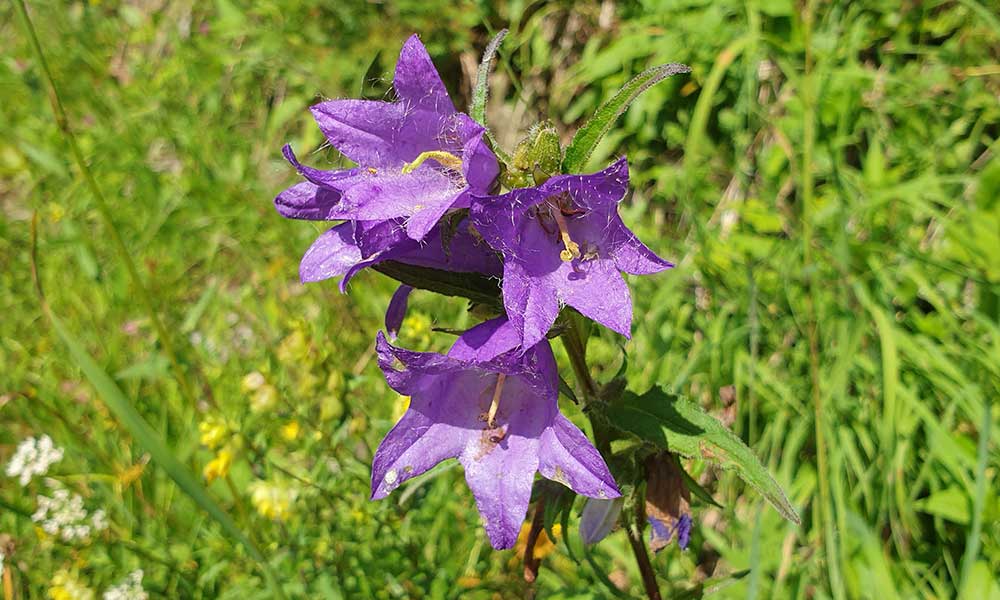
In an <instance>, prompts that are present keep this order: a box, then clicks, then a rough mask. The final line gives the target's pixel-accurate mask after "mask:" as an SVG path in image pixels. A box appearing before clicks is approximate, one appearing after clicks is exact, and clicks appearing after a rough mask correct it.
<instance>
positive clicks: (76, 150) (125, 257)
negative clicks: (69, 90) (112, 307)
mask: <svg viewBox="0 0 1000 600" xmlns="http://www.w3.org/2000/svg"><path fill="white" fill-rule="evenodd" d="M13 4H14V8H15V9H16V10H17V13H18V15H19V16H20V18H21V23H22V25H23V26H24V30H25V33H27V35H28V41H29V42H30V43H31V49H32V51H33V52H34V54H35V58H36V59H37V60H38V65H39V67H41V70H42V75H43V76H44V79H45V82H46V83H47V84H48V90H47V91H48V96H49V103H50V104H51V105H52V112H53V113H54V115H55V119H56V125H57V126H58V127H59V130H60V131H61V132H62V133H63V135H64V136H65V137H66V142H67V143H68V144H69V149H70V153H71V154H72V155H73V162H75V163H76V166H77V168H78V169H79V170H80V173H81V174H82V175H83V178H84V181H85V182H86V184H87V187H88V188H89V190H90V194H91V195H92V196H93V197H94V201H95V202H96V203H97V210H98V212H99V213H100V215H101V219H102V220H103V221H104V224H105V227H106V228H107V230H108V232H109V235H110V236H111V243H112V245H113V246H114V247H115V251H116V252H117V254H118V258H119V260H121V262H122V263H123V264H124V265H125V270H126V271H128V275H129V279H131V281H132V287H133V288H134V289H135V291H136V293H137V295H138V296H139V301H140V302H141V303H142V305H143V308H144V309H145V310H146V313H147V314H148V315H149V320H150V322H151V323H152V324H153V328H154V329H155V330H156V336H157V338H158V339H159V340H160V345H161V346H162V347H163V352H164V353H165V354H166V355H167V359H168V360H169V361H170V366H171V368H172V369H173V371H174V377H175V378H176V379H177V384H178V386H180V391H181V394H182V395H183V396H184V398H185V400H186V401H187V402H188V403H189V406H194V405H195V397H194V393H193V392H192V388H191V386H190V385H189V383H188V379H187V376H186V374H185V373H184V369H183V368H182V367H181V364H180V361H179V360H178V359H177V353H176V352H175V351H174V346H173V343H172V342H171V341H170V337H169V336H168V335H167V331H166V329H165V328H164V326H163V322H162V321H161V320H160V317H159V316H158V314H157V312H156V309H155V307H154V305H153V299H152V296H150V294H149V290H148V289H146V286H145V285H144V284H143V282H142V278H141V277H140V275H139V271H138V269H136V266H135V262H134V261H133V260H132V255H131V254H130V253H129V250H128V247H126V246H125V242H124V240H122V236H121V234H120V233H119V232H118V228H117V227H116V226H115V222H114V219H112V217H111V208H110V207H109V205H108V202H107V200H106V199H105V198H104V194H103V192H101V188H100V187H99V186H98V185H97V180H96V179H95V178H94V174H93V173H92V172H91V170H90V167H88V166H87V162H86V161H85V160H84V158H83V152H81V151H80V146H79V144H78V143H77V141H76V136H75V135H74V134H73V130H72V128H71V127H70V126H69V118H68V117H67V116H66V110H65V109H64V108H63V104H62V100H61V99H60V97H59V90H58V89H57V88H56V82H55V79H54V78H53V77H52V72H51V71H50V70H49V64H48V62H47V61H46V60H45V54H44V53H43V52H42V46H41V44H40V43H39V41H38V34H37V33H36V32H35V26H34V25H33V24H32V22H31V18H30V17H28V10H27V7H26V6H25V4H24V0H14V2H13Z"/></svg>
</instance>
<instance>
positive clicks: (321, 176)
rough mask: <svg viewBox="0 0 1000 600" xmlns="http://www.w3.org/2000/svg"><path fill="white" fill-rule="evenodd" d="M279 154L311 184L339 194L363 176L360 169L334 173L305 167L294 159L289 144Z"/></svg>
mask: <svg viewBox="0 0 1000 600" xmlns="http://www.w3.org/2000/svg"><path fill="white" fill-rule="evenodd" d="M281 153H282V154H283V155H284V156H285V160H287V161H288V162H289V163H291V165H292V166H293V167H295V169H296V170H297V171H298V172H299V175H302V176H303V177H305V178H306V180H308V181H309V182H311V183H314V184H316V185H318V186H320V187H326V188H330V189H332V190H336V191H339V192H343V191H344V190H345V189H347V188H348V187H350V186H351V185H354V184H355V183H357V181H358V177H359V176H361V175H363V172H362V171H361V170H360V169H338V170H336V171H323V170H321V169H314V168H312V167H307V166H305V165H304V164H302V163H300V162H299V159H298V158H296V156H295V152H294V151H292V145H291V144H285V146H284V147H283V148H282V149H281Z"/></svg>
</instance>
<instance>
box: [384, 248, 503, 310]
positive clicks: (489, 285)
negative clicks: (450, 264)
mask: <svg viewBox="0 0 1000 600" xmlns="http://www.w3.org/2000/svg"><path fill="white" fill-rule="evenodd" d="M372 268H373V269H375V270H376V271H378V272H379V273H382V274H383V275H388V276H389V277H392V278H393V279H395V280H396V281H398V282H400V283H405V284H406V285H408V286H410V287H415V288H418V289H421V290H429V291H431V292H437V293H439V294H443V295H445V296H459V297H461V298H468V299H469V300H472V301H473V302H477V303H479V304H485V305H487V306H490V307H493V308H496V309H498V310H500V309H501V308H500V307H501V303H500V287H499V286H498V285H497V282H496V281H495V280H493V279H491V278H489V277H486V276H485V275H478V274H475V273H458V272H452V271H442V270H440V269H432V268H430V267H417V266H414V265H407V264H403V263H400V262H396V261H394V260H387V261H385V262H381V263H378V264H376V265H374V266H372Z"/></svg>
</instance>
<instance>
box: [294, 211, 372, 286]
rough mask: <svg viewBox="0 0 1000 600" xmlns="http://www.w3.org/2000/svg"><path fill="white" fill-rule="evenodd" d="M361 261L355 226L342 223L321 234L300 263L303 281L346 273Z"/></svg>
mask: <svg viewBox="0 0 1000 600" xmlns="http://www.w3.org/2000/svg"><path fill="white" fill-rule="evenodd" d="M359 262H361V251H360V250H358V248H357V246H355V245H354V237H353V226H352V225H351V223H341V224H340V225H337V226H336V227H333V228H331V229H329V230H327V232H326V233H324V234H323V235H321V236H319V237H318V238H317V239H316V241H315V242H313V245H312V246H310V247H309V250H307V251H306V254H305V256H303V257H302V262H301V263H300V264H299V278H300V279H301V280H302V282H303V283H307V282H310V281H321V280H323V279H329V278H330V277H337V276H339V275H344V274H345V273H347V271H348V270H349V269H350V268H351V267H353V266H354V265H356V264H357V263H359Z"/></svg>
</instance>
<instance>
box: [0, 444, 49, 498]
mask: <svg viewBox="0 0 1000 600" xmlns="http://www.w3.org/2000/svg"><path fill="white" fill-rule="evenodd" d="M62 458H63V449H62V448H59V447H57V446H56V445H55V444H54V443H53V442H52V438H50V437H49V436H47V435H42V436H41V437H37V438H25V439H24V440H22V441H21V443H20V444H18V445H17V450H15V451H14V456H12V457H11V459H10V462H8V463H7V468H6V470H5V472H6V473H7V476H8V477H17V478H18V479H17V480H18V482H19V483H20V484H21V486H22V487H23V486H26V485H28V482H29V481H31V479H32V477H35V476H36V475H45V474H46V473H48V472H49V467H51V466H52V465H53V464H55V463H57V462H59V461H60V460H62Z"/></svg>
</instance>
